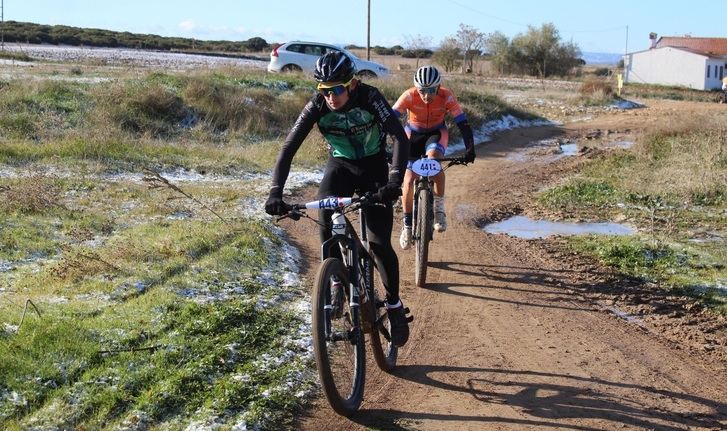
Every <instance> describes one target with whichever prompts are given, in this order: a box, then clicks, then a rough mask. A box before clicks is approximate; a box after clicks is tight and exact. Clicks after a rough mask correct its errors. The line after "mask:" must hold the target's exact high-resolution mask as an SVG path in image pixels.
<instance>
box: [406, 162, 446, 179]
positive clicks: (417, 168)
mask: <svg viewBox="0 0 727 431" xmlns="http://www.w3.org/2000/svg"><path fill="white" fill-rule="evenodd" d="M410 169H411V170H412V171H413V172H414V173H415V174H417V175H420V176H422V177H433V176H435V175H437V174H438V173H440V172H442V164H441V163H439V161H437V160H435V159H427V158H421V159H417V160H414V161H413V162H412V163H411V167H410Z"/></svg>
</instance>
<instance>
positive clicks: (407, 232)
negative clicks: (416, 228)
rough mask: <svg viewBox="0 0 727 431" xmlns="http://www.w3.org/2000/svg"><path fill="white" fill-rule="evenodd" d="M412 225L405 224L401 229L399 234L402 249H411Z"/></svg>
mask: <svg viewBox="0 0 727 431" xmlns="http://www.w3.org/2000/svg"><path fill="white" fill-rule="evenodd" d="M411 242H412V240H411V226H404V227H403V228H402V229H401V236H399V245H400V246H401V248H402V250H409V249H410V248H411Z"/></svg>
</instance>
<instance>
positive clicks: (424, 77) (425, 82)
mask: <svg viewBox="0 0 727 431" xmlns="http://www.w3.org/2000/svg"><path fill="white" fill-rule="evenodd" d="M441 81H442V75H440V74H439V71H438V70H437V68H436V67H434V66H422V67H420V68H419V69H417V71H416V73H415V74H414V85H415V86H416V87H417V88H429V87H436V86H437V85H439V83H440V82H441Z"/></svg>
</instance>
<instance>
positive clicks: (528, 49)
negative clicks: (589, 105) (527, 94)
mask: <svg viewBox="0 0 727 431" xmlns="http://www.w3.org/2000/svg"><path fill="white" fill-rule="evenodd" d="M486 45H487V49H488V51H489V52H490V54H491V56H492V62H493V65H494V66H495V67H497V69H498V70H499V71H500V72H501V73H523V74H527V75H537V76H540V77H541V78H544V77H548V76H551V75H560V76H563V75H567V74H568V73H570V72H571V71H572V70H573V68H575V67H578V66H579V65H580V56H581V50H580V48H578V45H576V44H575V43H574V42H572V41H571V42H567V43H565V42H561V40H560V35H559V34H558V30H557V29H556V28H555V26H554V25H553V24H550V23H547V24H543V25H542V26H541V27H540V28H539V29H538V28H535V27H532V26H528V30H527V32H525V33H524V34H523V33H521V34H518V35H516V36H515V37H514V38H513V39H512V41H511V42H509V41H508V40H507V37H505V35H503V34H502V33H498V32H495V33H492V34H490V35H489V36H488V38H487V44H486Z"/></svg>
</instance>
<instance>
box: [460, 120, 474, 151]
mask: <svg viewBox="0 0 727 431" xmlns="http://www.w3.org/2000/svg"><path fill="white" fill-rule="evenodd" d="M457 127H458V128H459V132H460V133H461V134H462V140H463V141H464V146H465V148H467V149H468V150H469V149H472V148H474V146H475V138H474V135H473V133H472V127H470V124H469V122H468V121H467V120H464V121H460V122H459V123H457Z"/></svg>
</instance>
